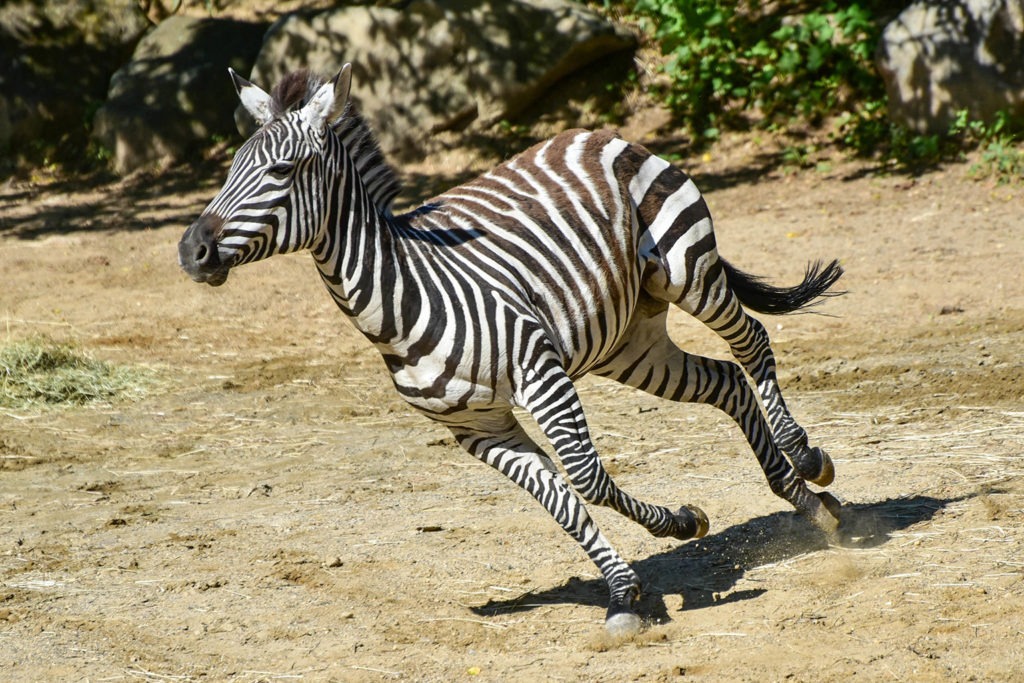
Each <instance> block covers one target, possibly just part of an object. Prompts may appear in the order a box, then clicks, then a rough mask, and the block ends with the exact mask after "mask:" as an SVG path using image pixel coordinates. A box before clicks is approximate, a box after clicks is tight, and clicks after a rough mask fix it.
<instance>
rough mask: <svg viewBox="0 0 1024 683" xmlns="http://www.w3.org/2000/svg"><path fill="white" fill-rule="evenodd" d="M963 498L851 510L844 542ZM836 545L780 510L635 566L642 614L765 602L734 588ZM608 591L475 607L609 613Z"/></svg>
mask: <svg viewBox="0 0 1024 683" xmlns="http://www.w3.org/2000/svg"><path fill="white" fill-rule="evenodd" d="M960 500H963V498H962V497H961V498H950V499H941V498H932V497H930V496H914V497H910V498H893V499H889V500H884V501H880V502H876V503H865V504H847V505H844V506H843V512H844V516H843V524H842V526H841V528H840V534H839V539H838V541H836V540H833V543H837V544H838V545H840V546H843V547H855V548H871V547H876V546H880V545H882V544H884V543H886V542H887V541H888V540H889V539H890V538H891V535H892V534H893V532H896V531H900V530H902V529H906V528H907V527H909V526H911V525H913V524H917V523H918V522H923V521H926V520H928V519H931V518H932V517H934V516H935V514H936V513H937V512H939V511H940V510H942V509H944V508H945V507H947V506H948V505H950V504H952V503H955V502H957V501H960ZM828 547H829V541H828V539H827V538H826V537H825V536H824V535H823V534H822V533H821V532H819V531H818V530H817V529H816V528H815V527H813V526H811V524H810V523H808V522H807V521H806V520H804V519H803V518H802V517H799V516H797V515H795V514H794V513H792V512H788V511H786V512H776V513H773V514H770V515H767V516H764V517H758V518H755V519H751V520H748V521H746V522H742V523H740V524H736V525H733V526H731V527H729V528H728V529H725V530H723V531H720V532H718V533H714V534H710V535H708V536H705V537H704V538H702V539H699V540H695V541H689V542H687V543H684V544H683V545H681V546H679V547H677V548H673V549H672V550H669V551H666V552H663V553H659V554H657V555H653V556H651V557H648V558H645V559H642V560H638V561H636V562H633V563H632V567H633V569H634V570H635V571H636V573H637V574H638V575H639V576H640V581H641V583H642V585H643V587H644V594H643V596H642V597H641V600H640V603H639V605H638V611H639V613H640V615H641V617H643V618H644V620H645V621H648V622H652V623H665V622H668V621H671V620H672V618H671V616H670V615H669V610H668V607H667V606H666V604H665V596H667V595H680V596H682V599H683V600H682V602H683V607H682V609H683V610H697V609H704V608H707V607H714V606H718V605H724V604H728V603H733V602H739V601H742V600H750V599H754V598H757V597H758V596H760V595H761V594H763V593H765V592H766V589H763V588H752V589H745V590H732V589H733V588H734V587H735V586H736V584H737V583H739V581H740V579H742V578H743V576H744V574H745V573H746V572H747V570H749V569H751V568H754V567H758V566H764V565H767V564H774V563H778V562H784V561H786V560H788V559H792V558H794V557H797V556H799V555H802V554H805V553H809V552H813V551H817V550H825V549H827V548H828ZM607 602H608V590H607V587H606V586H605V583H604V581H603V580H602V579H591V580H583V579H580V578H578V577H573V578H571V579H569V580H568V581H567V582H565V583H564V584H562V585H561V586H556V587H553V588H549V589H547V590H542V591H530V592H528V593H525V594H523V595H520V596H518V597H515V598H511V599H507V600H493V599H492V600H489V601H488V602H487V603H486V604H484V605H481V606H478V607H473V608H471V609H472V611H473V612H474V613H475V614H477V615H479V616H483V617H493V616H499V615H503V614H510V613H516V612H524V611H529V610H532V609H536V608H538V607H543V606H547V605H555V604H567V603H571V604H578V605H587V606H593V607H605V606H606V605H607Z"/></svg>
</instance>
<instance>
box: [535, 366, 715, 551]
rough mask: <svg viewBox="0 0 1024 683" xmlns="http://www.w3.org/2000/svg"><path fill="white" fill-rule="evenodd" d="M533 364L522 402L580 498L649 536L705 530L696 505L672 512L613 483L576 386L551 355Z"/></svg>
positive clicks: (693, 534) (696, 535)
mask: <svg viewBox="0 0 1024 683" xmlns="http://www.w3.org/2000/svg"><path fill="white" fill-rule="evenodd" d="M536 366H537V367H536V371H535V373H534V377H533V379H532V381H531V382H530V383H529V385H528V386H527V387H526V389H525V391H523V395H522V402H523V406H524V407H525V408H526V409H527V410H529V411H530V413H531V414H532V415H533V417H534V419H536V420H537V424H539V425H540V427H541V429H542V430H544V434H545V436H547V437H548V440H549V441H550V442H551V445H552V446H553V447H554V449H555V451H556V452H557V453H558V457H559V459H560V460H561V461H562V465H563V466H564V467H565V472H566V474H567V475H568V476H569V481H570V482H571V483H572V486H573V488H574V489H575V490H576V492H577V493H579V495H580V496H582V497H583V499H584V500H585V501H587V502H588V503H594V504H597V505H604V506H606V507H610V508H612V509H613V510H615V511H616V512H618V513H619V514H621V515H624V516H625V517H628V518H629V519H631V520H633V521H634V522H636V523H637V524H640V525H641V526H643V527H644V528H645V529H647V530H648V531H650V532H651V534H653V535H654V536H662V537H671V538H677V539H679V540H681V541H686V540H689V539H691V538H701V537H702V536H704V535H705V534H707V532H708V526H709V524H708V517H707V515H706V514H704V511H703V510H701V509H700V508H698V507H696V506H693V505H683V506H682V507H680V508H679V509H678V510H676V511H674V512H673V511H672V510H669V509H668V508H666V507H662V506H661V505H651V504H650V503H645V502H644V501H642V500H637V499H636V498H634V497H633V496H631V495H629V494H628V493H626V492H625V491H623V490H622V489H621V488H619V487H618V485H617V484H616V483H615V481H614V480H613V479H612V478H611V476H610V475H609V474H608V471H607V470H606V469H605V468H604V465H603V464H602V463H601V458H600V457H599V456H598V454H597V450H596V449H595V448H594V444H593V442H592V441H591V439H590V431H589V429H588V428H587V421H586V417H585V416H584V414H583V406H582V405H581V403H580V399H579V395H578V394H577V393H576V387H575V386H574V385H573V383H572V379H571V378H570V377H569V376H568V375H567V374H566V373H565V370H564V369H563V368H562V365H561V363H560V362H559V360H558V358H557V357H556V355H555V354H554V353H549V354H547V355H546V356H542V357H541V359H540V360H539V361H538V362H537V364H536Z"/></svg>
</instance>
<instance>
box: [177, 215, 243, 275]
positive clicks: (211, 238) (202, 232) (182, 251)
mask: <svg viewBox="0 0 1024 683" xmlns="http://www.w3.org/2000/svg"><path fill="white" fill-rule="evenodd" d="M223 224H224V221H223V220H222V219H221V218H218V217H217V216H214V215H212V214H204V215H202V216H200V217H199V218H198V219H196V222H195V223H193V224H192V225H190V226H189V227H188V230H186V231H185V234H184V235H182V236H181V240H180V241H179V242H178V263H179V264H180V265H181V267H182V269H183V270H184V271H185V272H186V273H188V276H189V277H190V278H192V279H193V280H195V281H196V282H205V283H206V284H208V285H212V286H214V287H217V286H219V285H222V284H224V282H225V281H226V280H227V279H228V271H229V270H230V268H231V266H230V265H228V264H226V263H224V262H222V261H221V259H220V253H219V252H218V250H217V234H218V233H219V232H220V229H221V226H223Z"/></svg>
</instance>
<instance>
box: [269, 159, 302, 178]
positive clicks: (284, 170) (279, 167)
mask: <svg viewBox="0 0 1024 683" xmlns="http://www.w3.org/2000/svg"><path fill="white" fill-rule="evenodd" d="M294 167H295V165H294V164H293V163H291V162H290V161H279V162H277V163H276V164H273V165H272V166H271V167H270V168H268V169H267V173H269V174H270V175H272V176H277V177H279V178H284V177H286V176H288V175H291V172H292V169H293V168H294Z"/></svg>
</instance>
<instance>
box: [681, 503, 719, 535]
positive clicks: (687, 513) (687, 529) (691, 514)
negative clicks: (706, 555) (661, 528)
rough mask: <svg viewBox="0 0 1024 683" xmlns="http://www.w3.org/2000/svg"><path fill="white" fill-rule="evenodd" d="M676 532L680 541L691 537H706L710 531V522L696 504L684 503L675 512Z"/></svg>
mask: <svg viewBox="0 0 1024 683" xmlns="http://www.w3.org/2000/svg"><path fill="white" fill-rule="evenodd" d="M675 521H676V533H675V534H673V536H674V537H675V538H678V539H679V540H680V541H688V540H690V539H691V538H704V536H706V535H707V533H708V528H709V527H710V522H708V516H707V515H706V514H704V511H703V510H701V509H700V508H699V507H697V506H696V505H684V506H682V507H681V508H679V510H678V511H677V512H676V514H675Z"/></svg>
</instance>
